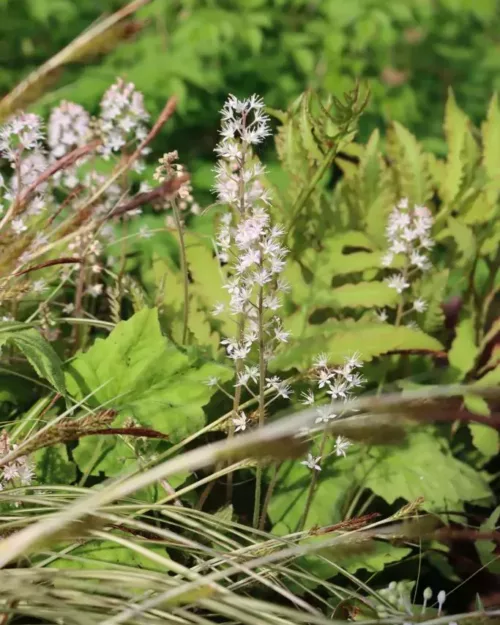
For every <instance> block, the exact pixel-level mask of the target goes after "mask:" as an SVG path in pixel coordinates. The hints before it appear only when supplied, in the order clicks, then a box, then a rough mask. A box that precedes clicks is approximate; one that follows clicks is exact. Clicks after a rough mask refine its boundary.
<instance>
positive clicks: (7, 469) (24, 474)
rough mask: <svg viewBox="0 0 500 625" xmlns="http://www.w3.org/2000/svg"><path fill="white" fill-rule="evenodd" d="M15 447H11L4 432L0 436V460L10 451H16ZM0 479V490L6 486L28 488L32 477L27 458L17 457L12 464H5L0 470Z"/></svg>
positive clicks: (31, 466)
mask: <svg viewBox="0 0 500 625" xmlns="http://www.w3.org/2000/svg"><path fill="white" fill-rule="evenodd" d="M16 447H17V445H12V444H11V442H10V438H9V435H8V433H7V432H6V431H5V430H4V431H3V432H2V433H1V434H0V458H3V457H4V456H6V455H7V454H8V453H10V452H11V451H14V450H15V449H16ZM1 471H2V475H1V477H0V490H3V489H4V487H5V486H6V485H11V486H18V485H21V486H28V485H29V484H31V482H32V480H33V477H34V470H33V464H32V463H31V460H30V459H29V458H28V456H19V457H18V458H16V459H15V460H13V461H12V462H9V463H8V464H5V465H4V466H3V467H2V468H1Z"/></svg>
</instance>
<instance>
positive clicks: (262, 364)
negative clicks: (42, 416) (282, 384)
mask: <svg viewBox="0 0 500 625" xmlns="http://www.w3.org/2000/svg"><path fill="white" fill-rule="evenodd" d="M258 314H259V428H261V427H263V425H264V421H265V416H266V414H265V410H266V401H265V383H266V360H265V357H264V350H265V337H264V288H263V287H262V286H261V287H260V290H259V305H258ZM261 494H262V462H260V461H259V463H258V465H257V475H256V481H255V503H254V509H253V526H254V527H258V526H259V521H260V498H261Z"/></svg>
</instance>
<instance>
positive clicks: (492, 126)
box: [481, 93, 500, 188]
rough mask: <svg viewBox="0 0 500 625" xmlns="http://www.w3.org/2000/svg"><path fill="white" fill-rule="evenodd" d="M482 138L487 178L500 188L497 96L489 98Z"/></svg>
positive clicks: (499, 121) (499, 130) (499, 132)
mask: <svg viewBox="0 0 500 625" xmlns="http://www.w3.org/2000/svg"><path fill="white" fill-rule="evenodd" d="M481 131H482V137H483V164H484V167H485V169H486V172H487V173H488V176H489V177H490V178H491V179H492V180H494V181H496V184H497V188H500V154H499V153H498V152H499V150H498V146H499V145H500V107H499V106H498V94H497V93H495V95H494V96H493V97H492V98H491V101H490V105H489V107H488V115H487V118H486V121H485V122H484V123H483V124H482V127H481Z"/></svg>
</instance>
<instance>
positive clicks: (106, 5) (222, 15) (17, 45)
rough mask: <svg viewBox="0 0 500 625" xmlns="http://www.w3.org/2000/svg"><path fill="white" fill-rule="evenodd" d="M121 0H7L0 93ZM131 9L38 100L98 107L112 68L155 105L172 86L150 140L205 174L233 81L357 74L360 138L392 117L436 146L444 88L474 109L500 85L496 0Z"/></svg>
mask: <svg viewBox="0 0 500 625" xmlns="http://www.w3.org/2000/svg"><path fill="white" fill-rule="evenodd" d="M125 4H126V3H125V2H123V0H122V1H120V0H100V1H96V0H4V1H3V2H2V4H1V5H0V61H1V62H0V93H2V94H5V93H7V92H8V91H9V89H11V88H12V87H13V86H14V85H15V84H16V83H17V82H18V81H19V80H20V79H22V78H23V77H25V76H26V75H27V74H28V73H29V72H30V71H31V70H33V69H34V68H36V67H37V66H38V65H39V64H41V63H42V62H44V61H45V60H47V59H48V58H50V56H51V55H53V54H55V53H56V52H57V51H58V50H60V49H61V48H62V47H63V46H64V45H66V44H68V43H69V42H70V41H71V40H72V39H73V38H74V37H75V36H77V35H78V34H80V33H81V32H82V31H83V30H84V29H85V28H88V26H89V25H91V24H92V22H94V21H95V20H96V19H97V18H98V17H100V16H102V15H103V14H110V13H111V12H112V11H114V10H116V9H118V8H120V7H122V6H124V5H125ZM133 20H134V24H135V27H137V29H138V32H136V33H135V34H134V35H133V36H131V37H130V38H129V39H128V40H127V41H126V42H122V43H119V44H118V45H114V44H113V43H111V44H110V49H109V51H108V52H107V53H106V54H100V55H93V56H91V57H88V58H84V59H80V61H79V62H77V63H74V64H72V65H71V66H69V67H68V68H66V69H65V70H64V72H63V73H62V74H60V75H58V76H57V80H56V81H54V83H53V84H51V85H48V86H47V92H46V93H45V94H42V96H41V98H40V99H39V101H38V102H37V104H36V105H35V107H34V108H35V109H36V110H38V111H39V112H42V113H44V114H46V113H47V112H48V109H49V108H50V107H51V106H53V105H54V104H56V103H58V102H59V101H60V100H61V99H63V98H64V99H70V100H73V101H75V102H79V103H81V104H83V105H84V106H85V107H86V108H87V109H89V110H90V111H96V110H97V107H98V102H99V99H100V97H101V95H102V93H103V92H104V90H105V89H106V88H107V86H108V85H109V84H110V83H111V82H113V81H114V79H115V77H116V76H117V75H119V76H123V77H124V78H126V79H129V80H132V81H133V82H135V83H136V85H137V87H138V88H139V89H140V90H142V91H143V92H144V94H145V98H146V104H147V107H148V109H149V110H150V112H151V114H152V115H153V116H154V115H155V114H156V113H158V111H159V110H160V109H161V107H162V106H163V104H164V102H165V100H166V99H167V98H168V97H169V96H170V95H172V94H173V93H175V94H177V95H178V96H179V98H180V105H179V109H178V114H177V116H176V118H175V120H173V121H172V122H169V125H168V128H166V129H165V131H164V134H163V135H162V137H161V141H160V145H157V146H156V148H157V150H158V151H160V152H163V151H166V150H170V149H178V150H179V153H180V155H181V159H182V160H183V161H184V162H186V163H188V164H189V167H190V169H191V170H192V171H198V173H197V175H196V177H195V180H194V182H195V184H198V186H201V188H207V186H208V185H209V183H210V180H211V174H210V173H209V171H210V170H209V167H208V162H209V160H210V159H211V152H212V149H213V147H214V145H215V143H216V140H217V128H218V125H219V114H218V111H219V109H220V107H221V105H222V103H223V101H224V99H225V98H226V96H227V94H228V93H229V92H231V93H234V94H236V95H239V96H246V95H249V94H251V93H253V92H257V93H259V94H260V95H262V96H263V97H264V99H265V101H266V103H267V104H268V105H269V106H272V107H277V108H284V107H286V106H287V105H288V104H289V103H290V102H291V100H292V99H293V98H294V97H296V96H297V95H298V94H299V93H301V92H302V91H303V90H304V89H305V88H307V87H308V86H312V87H314V88H318V89H320V90H324V91H325V92H333V93H335V94H337V95H339V94H340V93H341V92H342V91H344V90H346V89H347V88H349V87H350V86H352V81H353V78H355V77H358V76H359V77H363V78H365V79H367V80H368V81H369V83H370V86H371V92H372V97H371V102H370V106H369V109H368V112H367V113H366V114H365V115H364V116H363V118H362V121H361V127H360V134H361V138H366V136H367V135H368V134H369V132H370V131H371V130H373V128H374V127H375V126H379V127H383V126H384V125H385V124H386V123H387V122H388V121H389V120H391V119H396V120H398V121H400V122H402V123H403V124H404V125H406V126H407V127H408V128H409V129H410V130H411V131H412V132H414V133H415V134H416V135H417V136H418V137H419V139H420V140H421V141H422V142H423V143H424V146H425V147H426V148H428V149H429V148H430V149H432V150H434V151H436V152H437V153H442V152H443V149H444V142H443V141H442V139H441V137H442V128H441V126H442V119H443V108H444V102H445V98H446V93H447V90H448V88H449V87H450V86H453V89H454V90H455V94H456V96H457V100H458V103H459V105H460V106H461V107H462V108H463V109H464V110H465V112H466V113H468V114H469V115H470V116H471V118H472V120H473V121H479V120H480V119H482V118H484V116H485V109H486V106H487V102H488V100H489V98H490V96H491V94H492V92H493V91H494V90H497V89H498V88H499V86H500V0H177V1H175V0H153V1H152V3H151V4H149V5H148V6H146V7H144V8H143V9H141V10H140V11H138V12H137V14H136V15H135V16H134V18H133ZM132 30H134V29H132Z"/></svg>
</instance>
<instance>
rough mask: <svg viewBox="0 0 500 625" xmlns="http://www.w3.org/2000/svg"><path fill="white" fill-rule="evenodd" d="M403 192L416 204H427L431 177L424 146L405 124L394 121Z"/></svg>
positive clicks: (430, 189)
mask: <svg viewBox="0 0 500 625" xmlns="http://www.w3.org/2000/svg"><path fill="white" fill-rule="evenodd" d="M393 128H394V133H395V143H396V145H395V150H396V151H397V156H398V159H397V168H398V173H399V174H400V178H401V194H402V195H403V196H404V197H408V198H410V201H411V202H412V203H414V204H425V202H426V201H427V200H428V199H429V198H430V197H431V195H432V186H431V177H430V174H429V171H428V164H427V160H426V158H425V155H424V154H423V152H422V148H421V146H420V145H419V143H418V141H417V140H416V138H415V137H414V136H413V135H412V134H411V132H409V131H408V130H407V129H406V128H405V127H404V126H402V125H401V124H399V123H398V122H393Z"/></svg>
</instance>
